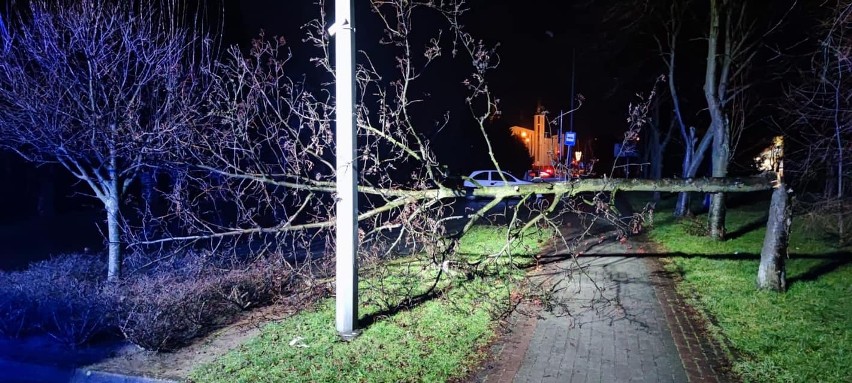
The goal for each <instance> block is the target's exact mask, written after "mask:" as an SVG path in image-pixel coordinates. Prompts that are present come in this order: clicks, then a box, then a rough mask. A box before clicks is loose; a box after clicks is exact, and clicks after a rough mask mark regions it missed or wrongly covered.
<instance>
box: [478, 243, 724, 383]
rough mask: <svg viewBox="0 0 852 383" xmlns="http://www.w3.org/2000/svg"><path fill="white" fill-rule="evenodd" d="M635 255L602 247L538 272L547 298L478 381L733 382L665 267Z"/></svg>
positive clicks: (514, 329) (518, 318)
mask: <svg viewBox="0 0 852 383" xmlns="http://www.w3.org/2000/svg"><path fill="white" fill-rule="evenodd" d="M636 246H637V244H634V243H628V244H620V243H607V244H603V245H600V246H597V247H593V248H592V249H591V250H590V251H588V252H587V253H586V254H584V255H582V256H580V257H578V258H576V260H571V259H569V260H562V261H559V262H555V263H552V264H549V265H547V266H544V267H542V268H541V270H538V271H536V272H535V273H533V274H532V278H531V280H532V281H534V282H535V283H536V284H538V285H540V286H541V288H542V289H543V290H541V291H543V295H544V298H543V299H541V300H540V302H538V304H535V305H527V306H525V308H522V309H521V310H519V312H518V313H516V315H514V316H513V324H512V326H511V327H510V332H509V333H507V334H506V335H505V336H504V337H503V340H502V341H500V342H498V343H497V345H495V346H494V349H493V350H492V352H493V354H494V355H495V357H494V358H493V360H492V361H491V362H489V363H487V364H486V365H485V366H484V368H483V369H482V370H481V371H480V372H479V373H478V374H477V376H476V377H475V378H474V381H477V382H486V383H492V382H518V383H520V382H536V383H538V382H565V383H568V382H571V383H583V382H605V383H610V382H613V383H617V382H671V383H684V382H693V383H694V382H728V381H731V379H730V378H728V377H727V375H726V372H725V371H724V370H725V367H724V365H725V364H726V363H725V360H724V359H725V358H724V357H723V356H722V353H721V352H720V351H719V347H718V345H716V344H714V343H712V342H710V341H709V340H708V339H706V338H707V337H705V336H702V335H701V331H702V326H701V324H700V323H696V322H695V318H694V317H693V316H694V314H693V316H690V315H689V314H690V313H689V312H687V311H688V308H685V307H683V304H682V299H681V298H680V297H679V296H677V294H676V293H675V292H674V289H673V285H672V282H671V278H670V276H668V275H667V274H665V273H664V272H663V271H662V270H661V268H660V266H659V263H658V261H657V260H656V259H653V258H650V257H642V256H641V255H643V254H625V253H636V252H639V251H643V250H637V247H636ZM542 302H550V303H542Z"/></svg>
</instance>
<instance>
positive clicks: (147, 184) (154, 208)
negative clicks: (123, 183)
mask: <svg viewBox="0 0 852 383" xmlns="http://www.w3.org/2000/svg"><path fill="white" fill-rule="evenodd" d="M156 184H157V173H156V170H154V169H143V170H142V171H140V172H139V185H140V187H141V188H142V205H143V206H142V209H143V211H142V231H143V233H144V235H145V238H152V237H153V236H154V235H155V233H156V232H157V223H158V222H157V220H156V219H155V218H154V217H156V216H157V214H158V213H159V209H158V208H159V206H158V203H159V201H158V200H157V194H156V193H155V186H156Z"/></svg>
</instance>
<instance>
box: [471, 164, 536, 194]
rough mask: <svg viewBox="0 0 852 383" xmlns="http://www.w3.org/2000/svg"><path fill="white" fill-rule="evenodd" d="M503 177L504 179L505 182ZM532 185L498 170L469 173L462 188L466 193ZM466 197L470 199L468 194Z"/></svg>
mask: <svg viewBox="0 0 852 383" xmlns="http://www.w3.org/2000/svg"><path fill="white" fill-rule="evenodd" d="M501 174H502V177H501ZM503 177H505V181H504V178H503ZM532 184H533V183H532V182H529V181H524V180H520V179H518V178H517V177H515V176H513V175H511V174H509V173H508V172H505V171H498V170H477V171H474V172H473V173H470V176H468V179H465V180H464V187H465V189H467V190H468V191H471V190H473V189H475V188H480V187H498V186H517V185H532ZM468 196H469V198H470V193H468Z"/></svg>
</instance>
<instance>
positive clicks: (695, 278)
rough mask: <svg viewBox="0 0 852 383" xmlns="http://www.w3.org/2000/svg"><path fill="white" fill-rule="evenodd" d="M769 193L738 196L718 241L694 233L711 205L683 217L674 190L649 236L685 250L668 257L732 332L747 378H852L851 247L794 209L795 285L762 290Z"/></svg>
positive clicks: (790, 269) (790, 271) (738, 367)
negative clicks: (809, 225) (837, 243)
mask: <svg viewBox="0 0 852 383" xmlns="http://www.w3.org/2000/svg"><path fill="white" fill-rule="evenodd" d="M757 196H763V194H759V195H757ZM672 197H673V196H672ZM768 201H769V197H768V194H767V195H766V198H755V200H754V201H751V202H744V203H742V204H741V205H736V204H732V205H733V206H731V207H729V209H728V213H727V220H726V228H727V230H728V233H729V239H728V240H726V241H724V242H715V241H712V240H710V239H708V238H706V237H702V236H700V235H697V234H695V231H697V230H695V228H696V227H697V226H700V225H702V224H703V223H704V222H705V221H706V215H699V216H697V217H696V219H695V220H694V221H681V222H678V221H676V220H675V219H674V218H673V216H672V215H671V211H673V203H674V200H673V198H671V199H667V200H664V201H663V203H661V204H658V205H657V209H656V211H657V213H656V216H655V221H654V228H653V229H652V230H651V231H650V233H649V237H650V238H651V239H652V240H654V241H655V242H657V243H659V244H661V245H662V246H663V247H664V248H665V251H666V252H671V253H676V254H678V255H677V256H672V257H669V258H666V259H664V260H663V261H664V262H665V263H666V264H667V267H668V268H669V269H671V270H676V271H678V272H679V273H680V274H681V275H682V276H683V283H681V284H680V286H679V287H678V288H679V289H680V290H681V292H684V293H685V295H686V296H694V297H695V301H696V302H694V303H697V304H698V305H699V306H700V307H702V308H704V309H705V311H706V312H707V313H708V314H709V316H710V317H711V319H712V321H713V322H714V325H715V326H714V327H715V328H714V330H716V331H719V332H721V333H722V334H724V337H725V338H727V340H728V341H729V344H730V345H731V346H732V347H733V354H734V356H733V359H734V360H733V363H734V370H735V372H737V373H738V374H739V375H740V376H741V377H742V378H743V380H744V381H746V382H761V383H762V382H852V253H850V249H849V248H845V249H839V248H836V247H833V246H832V241H831V240H830V239H828V238H824V237H822V236H821V235H820V234H819V233H814V232H813V230H810V231H808V230H806V228H805V225H804V223H803V222H802V221H801V220H797V219H796V217H794V219H793V228H792V232H791V239H790V248H789V254H790V258H789V259H788V260H787V281H788V285H789V290H788V291H787V292H786V293H783V294H778V293H771V292H761V291H757V290H756V289H755V280H756V277H757V268H758V259H759V257H760V248H761V245H762V243H763V236H764V233H765V217H766V213H767V211H768V207H769V202H768Z"/></svg>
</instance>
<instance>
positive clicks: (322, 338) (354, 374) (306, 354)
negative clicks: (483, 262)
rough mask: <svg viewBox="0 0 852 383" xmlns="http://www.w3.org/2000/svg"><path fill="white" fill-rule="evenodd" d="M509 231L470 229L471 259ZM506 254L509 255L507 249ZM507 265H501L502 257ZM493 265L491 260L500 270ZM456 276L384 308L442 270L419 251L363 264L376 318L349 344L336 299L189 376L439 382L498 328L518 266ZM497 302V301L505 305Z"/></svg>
mask: <svg viewBox="0 0 852 383" xmlns="http://www.w3.org/2000/svg"><path fill="white" fill-rule="evenodd" d="M551 234H552V233H549V232H547V231H530V233H529V235H525V236H524V237H523V238H522V239H519V240H517V241H514V242H513V246H512V247H511V249H510V252H511V254H512V255H513V257H511V258H512V259H513V262H515V263H516V264H518V263H521V264H523V263H528V262H530V259H531V256H532V255H534V254H535V253H537V252H538V250H539V248H540V246H541V243H542V242H543V241H544V240H546V239H549V238H550V236H551ZM505 238H506V231H505V229H500V228H495V227H487V226H483V227H476V228H474V230H473V231H472V232H471V233H470V235H467V236H465V238H464V239H463V240H462V242H461V243H460V248H459V253H461V254H465V255H467V256H469V257H471V258H472V259H476V258H478V257H481V256H482V255H487V254H491V253H492V252H494V251H495V250H497V249H499V248H500V247H501V245H502V244H504V243H505ZM504 259H506V261H505V262H508V260H509V257H504ZM504 266H505V265H504ZM496 269H497V268H495V270H496ZM499 270H513V271H511V272H504V273H495V272H486V273H482V274H477V275H475V276H470V275H463V274H459V275H452V276H451V277H450V278H445V282H443V283H441V284H439V286H438V289H437V290H438V291H439V293H438V294H433V295H430V296H429V297H428V299H426V300H424V301H423V302H422V303H418V304H416V305H413V307H411V308H410V309H403V310H398V311H397V312H394V310H388V308H391V307H392V306H393V303H394V302H397V303H398V302H399V301H400V300H402V299H404V297H406V296H412V295H416V294H418V293H422V292H425V291H426V290H427V289H428V287H429V286H430V285H431V284H432V281H434V277H435V276H436V274H437V272H438V268H435V267H432V266H430V265H428V264H426V263H424V262H423V261H422V258H421V259H417V258H407V259H401V260H396V261H393V262H392V263H389V264H388V267H379V268H374V269H369V270H362V273H361V281H360V285H359V288H360V289H361V292H362V294H361V307H360V311H361V313H360V314H361V319H362V320H364V319H365V318H370V319H369V321H370V322H371V323H372V324H370V325H369V326H367V327H366V328H364V329H363V331H362V333H361V334H360V335H359V336H358V337H356V338H355V339H354V340H352V341H350V342H344V341H342V340H341V339H340V337H339V336H338V334H337V331H336V329H335V327H334V300H333V299H328V300H325V301H323V302H320V303H319V304H318V305H317V306H316V307H315V309H313V310H310V311H306V312H302V313H299V314H297V315H294V316H292V317H290V318H288V319H286V320H283V321H281V322H278V323H273V324H270V325H268V326H267V327H265V328H264V329H263V331H262V333H261V335H260V336H258V337H257V338H255V339H253V340H251V341H250V342H248V343H247V344H245V345H243V346H242V347H240V348H239V349H237V350H234V351H232V352H230V353H229V354H227V355H225V356H224V357H222V358H221V359H219V360H217V361H215V362H214V363H210V364H207V365H203V366H200V367H199V368H197V369H196V370H195V371H194V372H193V373H192V374H191V376H190V379H191V381H193V382H413V381H417V382H420V381H428V382H444V381H451V380H453V379H458V378H462V377H464V376H466V375H467V374H468V373H469V372H470V370H471V368H472V367H474V366H476V365H477V364H478V362H480V361H481V360H482V358H484V357H485V356H486V355H485V351H484V350H485V345H486V344H487V343H488V342H489V341H490V340H491V339H493V337H494V336H496V323H497V322H496V317H495V315H494V314H495V313H498V312H501V310H504V309H505V308H506V307H507V306H505V305H508V303H509V296H510V292H511V291H513V290H514V289H515V288H516V286H515V284H516V283H517V282H518V281H519V280H520V279H521V278H522V276H523V271H522V270H519V269H517V268H509V267H501V268H499ZM501 306H502V307H501Z"/></svg>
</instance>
